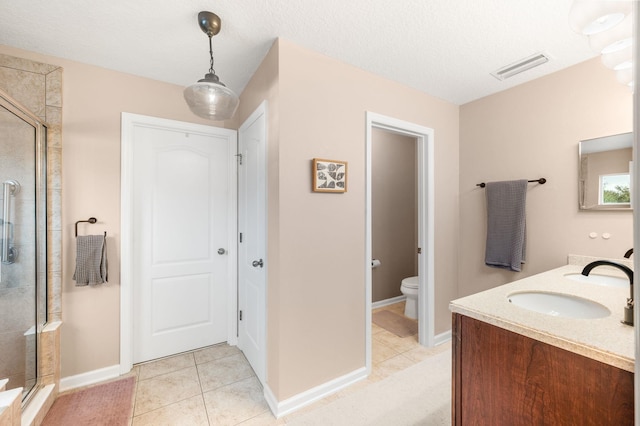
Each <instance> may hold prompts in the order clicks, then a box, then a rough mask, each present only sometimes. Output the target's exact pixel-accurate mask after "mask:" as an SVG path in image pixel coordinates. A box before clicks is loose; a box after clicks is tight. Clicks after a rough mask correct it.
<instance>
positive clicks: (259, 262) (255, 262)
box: [251, 259, 264, 268]
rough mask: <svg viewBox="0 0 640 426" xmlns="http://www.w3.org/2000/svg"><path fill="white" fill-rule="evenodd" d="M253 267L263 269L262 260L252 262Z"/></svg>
mask: <svg viewBox="0 0 640 426" xmlns="http://www.w3.org/2000/svg"><path fill="white" fill-rule="evenodd" d="M251 264H252V265H253V267H254V268H257V267H258V266H259V267H261V268H262V267H263V266H264V262H263V261H262V259H260V260H254V261H253V263H251Z"/></svg>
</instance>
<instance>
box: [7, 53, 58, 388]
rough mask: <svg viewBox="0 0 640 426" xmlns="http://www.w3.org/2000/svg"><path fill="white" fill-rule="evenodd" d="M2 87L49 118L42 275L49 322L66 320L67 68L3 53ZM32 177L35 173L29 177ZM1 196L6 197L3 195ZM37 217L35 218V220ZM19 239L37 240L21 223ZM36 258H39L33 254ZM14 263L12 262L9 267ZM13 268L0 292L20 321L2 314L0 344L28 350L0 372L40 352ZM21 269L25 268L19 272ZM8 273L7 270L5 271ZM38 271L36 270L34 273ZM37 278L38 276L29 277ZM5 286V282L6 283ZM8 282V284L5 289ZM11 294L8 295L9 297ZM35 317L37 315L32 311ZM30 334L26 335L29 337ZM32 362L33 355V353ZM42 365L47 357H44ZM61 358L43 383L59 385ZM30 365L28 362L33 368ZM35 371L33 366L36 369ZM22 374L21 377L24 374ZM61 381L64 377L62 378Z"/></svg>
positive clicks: (25, 293) (25, 206) (24, 249)
mask: <svg viewBox="0 0 640 426" xmlns="http://www.w3.org/2000/svg"><path fill="white" fill-rule="evenodd" d="M0 89H1V90H3V91H4V92H5V93H7V94H8V95H9V96H10V97H12V98H13V99H15V100H17V101H18V102H20V103H21V104H22V105H23V106H25V107H26V108H27V109H28V110H30V111H31V112H33V113H34V114H35V115H36V116H37V117H38V118H39V119H40V120H41V121H43V122H45V123H46V124H47V127H48V132H47V143H48V147H47V169H48V175H47V211H48V213H49V214H48V215H47V245H48V247H47V249H48V266H47V269H48V270H47V271H41V272H40V273H41V274H43V275H44V274H47V279H48V281H47V282H48V288H47V295H48V303H47V308H48V313H47V318H48V321H49V322H52V321H60V320H61V316H62V315H61V312H62V307H61V303H60V302H61V282H62V279H61V278H62V261H61V236H62V226H61V210H60V208H61V188H62V176H61V162H62V160H61V158H62V69H61V68H59V67H57V66H54V65H48V64H43V63H38V62H33V61H30V60H27V59H22V58H16V57H12V56H8V55H2V54H0ZM15 154H16V155H18V156H24V155H26V154H25V153H23V152H16V153H15ZM5 167H6V165H5V164H0V170H2V169H5ZM30 178H31V179H33V176H30ZM28 179H29V178H27V177H26V176H22V177H21V178H20V179H18V180H20V183H21V184H22V185H23V186H24V187H25V188H33V187H34V183H33V180H31V182H29V181H28ZM0 197H1V195H0ZM34 198H35V196H34V194H31V195H30V197H28V198H24V197H23V198H21V199H20V200H16V204H15V209H16V211H31V212H32V211H33V205H34V203H35V199H34ZM15 219H16V220H15V222H16V223H17V222H18V220H17V219H18V218H17V217H16V218H15ZM30 220H33V217H31V218H30ZM15 232H16V234H15V237H16V240H18V238H20V241H24V239H27V240H30V241H33V240H34V238H33V235H25V234H24V232H25V229H24V228H21V227H19V226H18V227H16V229H15ZM18 248H19V251H20V258H23V256H29V255H33V254H34V251H35V245H33V244H30V245H26V246H25V245H22V246H20V247H18ZM33 257H35V256H33ZM10 266H12V265H10ZM13 269H14V270H9V271H6V272H7V273H9V274H11V275H13V276H12V278H11V279H8V280H6V281H7V282H6V283H0V292H6V293H5V294H4V295H3V297H0V312H7V310H11V309H14V310H15V311H16V312H11V314H10V315H8V316H7V317H9V318H12V320H11V321H12V322H15V329H14V326H11V325H10V324H6V323H5V321H8V320H6V318H5V315H3V317H2V330H11V331H9V332H7V333H4V332H3V333H0V346H4V344H14V343H15V341H16V340H22V341H23V342H24V344H23V345H17V346H15V347H17V348H20V347H23V348H24V350H20V351H15V353H12V356H11V357H9V359H2V360H0V362H2V363H6V364H7V365H6V366H0V370H3V371H5V367H7V368H9V369H11V371H15V370H14V368H16V369H17V370H20V369H22V368H21V367H20V368H17V367H16V366H18V365H24V364H25V362H24V359H25V357H27V356H28V353H29V352H31V351H35V339H36V335H35V334H29V333H28V330H26V329H24V328H25V327H24V324H25V323H31V324H33V323H34V321H33V319H32V318H29V320H28V321H27V318H26V317H25V316H28V315H27V314H25V313H24V312H22V311H21V310H17V309H15V307H16V306H18V305H17V304H15V303H12V302H15V301H17V300H18V298H21V297H27V298H31V300H33V298H34V295H33V291H34V290H33V288H28V287H24V286H22V285H21V284H22V283H24V282H25V279H24V274H23V272H24V273H27V274H28V273H29V272H28V271H27V272H25V271H24V270H23V268H13ZM18 270H20V272H18ZM3 273H4V272H3ZM31 273H33V271H31ZM30 280H31V281H32V280H33V278H30ZM5 284H6V285H5ZM3 285H5V286H4V287H3ZM7 296H8V297H7ZM30 315H32V313H30ZM25 332H27V333H26V335H25ZM48 340H51V339H44V340H43V342H41V344H42V345H43V348H42V349H43V351H42V352H44V353H47V354H48V355H49V357H50V356H51V350H52V348H47V347H45V346H47V341H48ZM55 350H56V352H57V353H56V354H55V355H54V357H55V359H56V360H59V347H56V348H55ZM30 358H31V361H30V362H34V361H33V357H30ZM40 363H41V366H42V365H43V364H44V363H43V362H42V355H41V359H40ZM58 363H59V362H58V361H56V362H54V366H52V367H51V368H47V369H45V370H42V369H41V375H42V379H43V384H45V385H46V384H50V383H54V382H55V380H56V377H55V376H56V375H55V370H56V369H55V365H56V364H58ZM28 367H29V366H27V368H28ZM32 371H33V370H32ZM21 374H22V376H20V375H21ZM14 376H15V377H14V378H15V379H18V378H19V379H20V380H24V371H23V372H20V371H16V372H15V374H14ZM58 380H59V377H58Z"/></svg>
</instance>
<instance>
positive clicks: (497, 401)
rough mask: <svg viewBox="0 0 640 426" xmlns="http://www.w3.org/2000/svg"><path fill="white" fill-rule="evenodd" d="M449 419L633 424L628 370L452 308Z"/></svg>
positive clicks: (496, 422)
mask: <svg viewBox="0 0 640 426" xmlns="http://www.w3.org/2000/svg"><path fill="white" fill-rule="evenodd" d="M452 365H453V382H452V391H453V392H452V394H453V395H452V398H453V399H452V424H454V425H491V426H497V425H509V426H515V425H580V426H583V425H594V426H604V425H616V426H619V425H633V415H634V412H633V373H631V372H628V371H625V370H621V369H619V368H616V367H613V366H611V365H608V364H605V363H602V362H599V361H595V360H593V359H590V358H587V357H584V356H582V355H578V354H575V353H573V352H570V351H567V350H564V349H560V348H557V347H555V346H551V345H549V344H546V343H542V342H540V341H537V340H534V339H531V338H529V337H526V336H523V335H520V334H517V333H514V332H511V331H508V330H505V329H502V328H499V327H496V326H494V325H491V324H487V323H485V322H482V321H478V320H476V319H473V318H470V317H467V316H464V315H460V314H457V313H454V314H453V364H452Z"/></svg>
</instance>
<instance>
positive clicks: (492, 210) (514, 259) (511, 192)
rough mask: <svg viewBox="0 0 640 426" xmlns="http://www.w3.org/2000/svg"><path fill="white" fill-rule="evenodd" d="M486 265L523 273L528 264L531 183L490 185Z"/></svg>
mask: <svg viewBox="0 0 640 426" xmlns="http://www.w3.org/2000/svg"><path fill="white" fill-rule="evenodd" d="M485 191H486V195H487V246H486V251H485V260H484V262H485V264H486V265H487V266H493V267H496V268H504V269H509V270H511V271H516V272H520V271H521V269H522V264H523V263H524V261H525V245H526V238H525V214H526V211H525V204H526V198H527V181H526V180H524V179H523V180H511V181H503V182H489V183H487V186H486V188H485Z"/></svg>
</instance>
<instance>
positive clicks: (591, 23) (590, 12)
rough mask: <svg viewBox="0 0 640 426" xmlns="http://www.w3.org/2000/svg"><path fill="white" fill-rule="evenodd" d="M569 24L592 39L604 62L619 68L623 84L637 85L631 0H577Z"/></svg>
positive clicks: (619, 79)
mask: <svg viewBox="0 0 640 426" xmlns="http://www.w3.org/2000/svg"><path fill="white" fill-rule="evenodd" d="M569 25H570V26H571V28H572V29H573V30H574V31H575V32H577V33H578V34H582V35H585V36H587V37H588V38H589V45H590V46H591V49H593V50H594V51H595V52H596V53H598V54H600V55H602V63H603V64H604V65H605V66H606V67H607V68H611V69H613V70H614V71H616V77H617V79H618V81H619V82H621V83H622V84H625V85H628V86H630V87H633V73H632V72H630V70H631V69H632V67H633V27H632V1H631V0H575V1H574V2H573V5H572V6H571V11H570V12H569Z"/></svg>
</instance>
